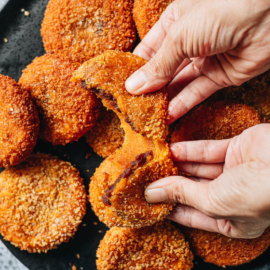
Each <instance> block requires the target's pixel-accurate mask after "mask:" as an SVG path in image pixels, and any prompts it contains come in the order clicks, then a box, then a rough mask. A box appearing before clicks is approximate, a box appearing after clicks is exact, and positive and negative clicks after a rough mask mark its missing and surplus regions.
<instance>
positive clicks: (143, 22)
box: [133, 0, 173, 39]
mask: <svg viewBox="0 0 270 270" xmlns="http://www.w3.org/2000/svg"><path fill="white" fill-rule="evenodd" d="M172 2H173V0H165V1H164V0H135V1H134V8H133V18H134V21H135V24H136V27H137V30H138V33H139V36H140V38H141V39H143V38H144V37H145V36H146V34H147V33H148V32H149V31H150V30H151V28H152V27H153V26H154V25H155V23H156V22H157V21H158V20H159V18H160V16H161V14H162V13H163V12H164V11H165V9H166V8H167V6H168V5H169V4H170V3H172Z"/></svg>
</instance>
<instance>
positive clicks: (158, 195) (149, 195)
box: [144, 188, 167, 203]
mask: <svg viewBox="0 0 270 270" xmlns="http://www.w3.org/2000/svg"><path fill="white" fill-rule="evenodd" d="M144 195H145V199H146V201H147V202H148V203H159V202H164V201H166V199H167V195H166V192H165V190H164V189H163V188H152V189H151V188H148V189H146V190H145V192H144Z"/></svg>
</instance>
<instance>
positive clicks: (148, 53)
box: [133, 2, 176, 61]
mask: <svg viewBox="0 0 270 270" xmlns="http://www.w3.org/2000/svg"><path fill="white" fill-rule="evenodd" d="M174 9H175V3H174V2H173V3H172V4H170V5H169V6H168V7H167V8H166V10H165V11H164V12H163V13H162V15H161V16H160V18H159V20H158V21H157V22H156V23H155V25H154V26H153V27H152V29H151V30H150V31H149V32H148V33H147V35H146V36H145V37H144V38H143V40H142V41H141V42H140V44H139V45H138V46H137V47H136V48H135V50H134V52H133V54H135V55H138V56H140V57H142V58H144V59H146V60H147V61H149V60H150V59H151V58H152V57H154V55H155V54H156V53H157V51H158V50H159V48H160V47H161V45H162V43H163V40H164V39H165V37H166V35H167V33H168V31H169V29H170V27H171V25H172V24H173V23H174V22H175V21H176V17H175V12H174Z"/></svg>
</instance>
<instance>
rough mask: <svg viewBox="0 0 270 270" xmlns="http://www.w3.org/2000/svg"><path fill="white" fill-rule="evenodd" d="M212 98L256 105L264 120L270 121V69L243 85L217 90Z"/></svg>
mask: <svg viewBox="0 0 270 270" xmlns="http://www.w3.org/2000/svg"><path fill="white" fill-rule="evenodd" d="M210 99H211V100H235V101H237V102H240V103H243V104H247V105H249V106H252V107H254V108H255V109H256V110H257V111H258V112H259V114H260V116H261V118H262V122H266V123H269V122H270V70H268V71H266V72H265V73H263V74H261V75H259V76H257V77H255V78H253V79H251V80H250V81H248V82H246V83H244V84H243V85H241V86H232V87H229V88H224V89H222V90H220V91H218V92H216V93H215V94H214V95H213V96H212V97H210Z"/></svg>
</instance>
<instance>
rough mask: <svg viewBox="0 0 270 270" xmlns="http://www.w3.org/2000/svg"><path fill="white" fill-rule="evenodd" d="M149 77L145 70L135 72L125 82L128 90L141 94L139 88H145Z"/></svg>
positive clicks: (134, 93) (131, 92)
mask: <svg viewBox="0 0 270 270" xmlns="http://www.w3.org/2000/svg"><path fill="white" fill-rule="evenodd" d="M146 81H147V78H146V76H145V74H144V72H143V71H141V70H138V71H136V72H135V73H133V74H132V75H131V76H130V77H129V78H128V79H127V80H126V82H125V86H126V89H127V91H128V92H129V93H130V94H133V95H138V94H141V93H140V92H139V90H140V89H141V88H143V86H144V85H145V84H146Z"/></svg>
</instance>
